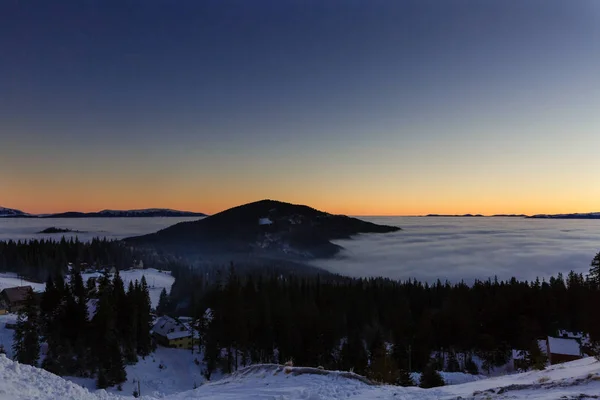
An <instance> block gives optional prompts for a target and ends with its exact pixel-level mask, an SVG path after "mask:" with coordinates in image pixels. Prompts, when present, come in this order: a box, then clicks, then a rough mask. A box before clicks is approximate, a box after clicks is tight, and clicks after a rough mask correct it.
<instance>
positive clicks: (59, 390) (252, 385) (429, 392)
mask: <svg viewBox="0 0 600 400" xmlns="http://www.w3.org/2000/svg"><path fill="white" fill-rule="evenodd" d="M315 372H316V373H315ZM157 375H158V374H157ZM163 384H164V383H163ZM157 385H158V386H160V385H161V380H160V377H157ZM128 389H130V388H127V387H124V390H123V392H122V394H116V393H108V392H106V391H104V390H99V391H88V390H87V389H85V388H83V387H82V386H79V385H77V384H75V383H73V382H70V381H67V380H64V379H62V378H60V377H58V376H55V375H52V374H50V373H49V372H46V371H43V370H41V369H38V368H33V367H30V366H26V365H20V364H18V363H15V362H13V361H11V360H9V359H8V358H6V357H5V356H2V355H0V400H25V399H27V400H29V399H36V400H54V399H73V400H99V399H113V400H118V399H121V400H124V399H132V398H133V397H132V396H131V395H130V394H129V393H127V391H128ZM599 394H600V362H598V361H596V360H595V359H593V358H585V359H582V360H578V361H574V362H571V363H566V364H562V365H556V366H552V367H550V368H548V369H547V370H545V371H535V372H526V373H522V374H515V375H508V376H504V377H500V378H491V379H483V380H479V381H476V382H471V383H465V384H462V385H454V386H445V387H441V388H434V389H420V388H414V387H409V388H403V387H396V386H387V385H373V384H369V383H368V382H363V380H362V379H359V378H357V377H353V376H351V375H349V374H345V373H339V372H328V371H314V370H313V372H310V371H308V373H306V371H304V369H302V368H284V367H282V366H274V365H262V366H253V367H249V368H246V369H242V370H240V371H238V372H237V373H235V374H233V375H231V376H228V377H225V378H223V379H221V380H218V381H214V382H212V383H208V384H204V385H202V386H200V387H199V388H197V389H193V390H187V391H183V392H181V393H176V394H173V395H169V396H165V397H162V396H161V395H160V394H159V393H158V391H157V392H156V393H151V392H144V390H143V389H142V395H143V396H142V398H143V399H145V400H155V399H159V398H162V399H165V400H194V399H204V400H233V399H239V400H257V399H273V400H301V399H302V400H341V399H357V400H366V399H390V400H391V399H406V400H409V399H414V400H430V399H431V400H433V399H446V400H451V399H452V400H456V399H477V400H485V399H489V400H493V399H517V400H519V399H523V400H525V399H528V400H538V399H556V400H558V399H588V398H598V395H599Z"/></svg>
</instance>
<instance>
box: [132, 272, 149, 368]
mask: <svg viewBox="0 0 600 400" xmlns="http://www.w3.org/2000/svg"><path fill="white" fill-rule="evenodd" d="M136 304H137V309H138V314H137V332H136V338H137V352H138V354H139V355H140V356H142V357H145V356H147V355H148V354H150V353H151V352H152V350H153V348H152V345H153V344H152V337H151V336H150V330H151V329H152V321H151V317H150V311H151V303H150V293H149V291H148V284H147V283H146V277H145V276H142V280H141V282H140V285H139V287H138V289H137V296H136Z"/></svg>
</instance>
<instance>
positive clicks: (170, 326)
mask: <svg viewBox="0 0 600 400" xmlns="http://www.w3.org/2000/svg"><path fill="white" fill-rule="evenodd" d="M152 331H153V332H154V333H156V334H158V335H160V336H164V337H166V338H167V339H169V340H174V339H180V338H184V337H188V336H192V332H190V329H189V327H188V326H186V325H185V324H184V323H182V322H181V321H178V320H176V319H175V318H172V317H169V316H166V315H164V316H162V317H160V318H159V319H158V321H156V323H155V324H154V327H153V328H152Z"/></svg>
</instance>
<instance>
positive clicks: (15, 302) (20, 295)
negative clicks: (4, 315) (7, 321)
mask: <svg viewBox="0 0 600 400" xmlns="http://www.w3.org/2000/svg"><path fill="white" fill-rule="evenodd" d="M31 291H33V289H32V287H31V286H16V287H12V288H6V289H4V290H3V291H1V292H0V303H4V308H5V310H7V311H8V312H11V313H15V312H17V311H19V310H20V309H21V308H23V306H24V305H25V299H27V295H28V294H29V292H31ZM1 308H2V307H0V309H1Z"/></svg>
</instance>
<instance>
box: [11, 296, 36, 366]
mask: <svg viewBox="0 0 600 400" xmlns="http://www.w3.org/2000/svg"><path fill="white" fill-rule="evenodd" d="M13 352H14V357H15V360H16V361H18V362H20V363H22V364H29V365H33V366H37V363H38V360H39V359H40V337H39V318H38V309H37V304H36V300H35V296H34V294H33V291H32V290H30V291H29V293H28V294H27V297H26V299H25V304H24V306H23V308H22V309H21V310H19V317H18V318H17V326H16V327H15V333H14V337H13Z"/></svg>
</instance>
